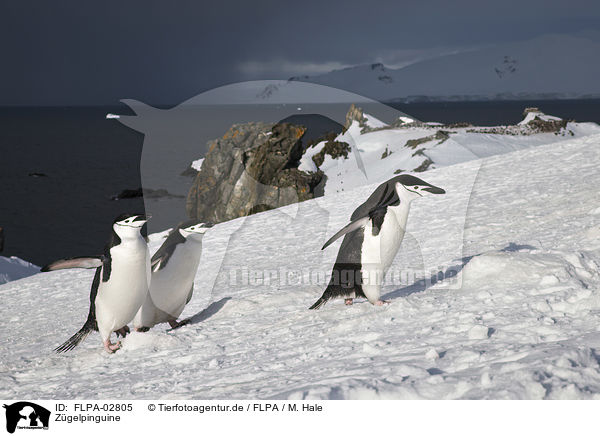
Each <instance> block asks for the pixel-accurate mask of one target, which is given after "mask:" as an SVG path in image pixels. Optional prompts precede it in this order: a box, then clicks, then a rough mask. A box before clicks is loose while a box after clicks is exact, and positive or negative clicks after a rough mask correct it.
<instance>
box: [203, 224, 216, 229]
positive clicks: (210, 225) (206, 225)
mask: <svg viewBox="0 0 600 436" xmlns="http://www.w3.org/2000/svg"><path fill="white" fill-rule="evenodd" d="M214 225H215V224H214V223H204V227H206V228H207V229H210V228H211V227H212V226H214Z"/></svg>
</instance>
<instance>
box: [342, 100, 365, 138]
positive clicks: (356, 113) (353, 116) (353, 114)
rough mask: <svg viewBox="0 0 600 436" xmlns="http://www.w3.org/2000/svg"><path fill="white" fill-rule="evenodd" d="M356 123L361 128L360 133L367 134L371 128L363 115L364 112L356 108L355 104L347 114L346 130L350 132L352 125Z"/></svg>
mask: <svg viewBox="0 0 600 436" xmlns="http://www.w3.org/2000/svg"><path fill="white" fill-rule="evenodd" d="M353 121H356V122H357V123H358V125H359V126H360V132H361V133H366V132H367V131H368V130H369V129H370V127H369V126H368V125H367V118H366V117H365V114H364V113H363V110H362V109H361V108H359V107H358V106H356V105H355V104H354V103H352V104H351V105H350V109H348V112H347V113H346V122H345V123H344V130H348V129H349V128H350V126H351V125H352V122H353Z"/></svg>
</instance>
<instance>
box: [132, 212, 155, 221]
mask: <svg viewBox="0 0 600 436" xmlns="http://www.w3.org/2000/svg"><path fill="white" fill-rule="evenodd" d="M150 218H151V216H150V215H145V214H142V215H138V216H136V217H135V219H134V220H133V222H134V223H135V222H146V221H148V220H149V219H150Z"/></svg>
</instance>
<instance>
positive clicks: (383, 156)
mask: <svg viewBox="0 0 600 436" xmlns="http://www.w3.org/2000/svg"><path fill="white" fill-rule="evenodd" d="M390 154H392V152H391V151H389V150H388V148H387V146H386V147H385V151H384V152H383V153H381V158H382V159H385V158H386V157H388V156H389V155H390Z"/></svg>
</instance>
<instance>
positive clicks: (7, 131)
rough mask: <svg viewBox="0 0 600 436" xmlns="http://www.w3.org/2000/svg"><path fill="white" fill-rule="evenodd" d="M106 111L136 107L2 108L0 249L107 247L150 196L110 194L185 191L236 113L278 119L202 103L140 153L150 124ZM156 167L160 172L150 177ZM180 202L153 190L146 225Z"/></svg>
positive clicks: (494, 110)
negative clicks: (116, 228) (0, 232)
mask: <svg viewBox="0 0 600 436" xmlns="http://www.w3.org/2000/svg"><path fill="white" fill-rule="evenodd" d="M392 106H393V107H394V108H395V109H396V110H399V111H402V112H404V113H406V114H408V115H409V116H412V117H415V118H417V119H420V120H423V121H439V122H462V121H466V122H471V123H473V124H478V125H498V124H512V123H516V122H518V121H520V120H521V118H522V112H523V109H524V108H525V107H529V106H536V107H539V108H540V109H541V110H543V111H544V112H546V113H549V114H552V115H557V116H560V117H563V118H568V119H576V120H578V121H594V122H599V123H600V100H560V101H518V102H461V103H458V102H456V103H411V104H394V105H392ZM346 110H347V105H336V106H335V107H333V106H332V107H330V108H328V109H327V110H323V108H310V107H306V108H303V111H302V114H307V113H325V114H332V115H331V117H332V118H333V119H336V120H337V121H338V122H339V119H340V117H342V118H343V114H344V113H345V111H346ZM366 110H367V111H369V109H368V108H367V109H366ZM378 110H379V111H383V112H386V110H384V109H381V108H379V109H378ZM328 111H330V112H328ZM109 112H112V113H118V114H131V112H130V111H129V110H128V109H127V108H126V107H125V106H120V107H68V108H55V107H52V108H50V107H48V108H0V227H3V228H4V233H5V245H4V251H3V252H1V253H0V255H2V256H18V257H20V258H23V259H25V260H28V261H30V262H33V263H35V264H38V265H44V264H46V263H48V262H50V261H52V260H55V259H58V258H62V257H72V256H82V255H93V254H98V253H101V252H102V248H103V246H104V243H105V241H106V239H107V237H108V234H109V231H110V224H111V222H112V220H113V219H114V217H115V216H117V215H118V214H120V213H123V212H131V213H133V212H137V211H144V206H145V205H144V202H143V201H142V199H141V198H134V199H126V200H120V201H111V200H110V198H111V196H113V195H115V194H118V193H119V192H121V191H122V190H123V189H135V188H138V187H140V186H142V184H143V185H144V187H147V188H153V189H159V188H166V189H168V190H169V192H171V193H173V194H178V195H182V196H185V194H186V193H187V190H188V189H189V186H190V185H191V183H192V181H193V179H192V178H191V177H184V176H181V175H180V173H181V172H182V171H183V170H185V169H186V167H187V165H188V164H189V162H191V160H193V159H197V158H199V157H202V156H203V155H204V153H205V152H206V142H207V140H208V139H211V138H214V137H216V136H220V135H222V134H223V133H225V131H226V130H227V129H228V127H229V126H230V125H231V124H233V123H234V122H246V121H252V120H255V121H256V120H263V121H277V120H278V119H277V117H279V114H280V113H281V111H280V110H279V109H277V110H275V109H274V108H270V107H268V106H266V105H261V106H260V107H255V108H253V109H252V110H251V111H250V113H251V114H252V115H251V117H250V118H249V117H248V115H247V114H248V113H249V112H248V110H247V108H246V109H245V110H244V111H243V114H245V115H242V112H240V109H239V108H237V109H235V110H234V109H230V110H225V111H224V110H223V108H221V109H220V110H211V109H210V108H208V109H207V108H204V109H203V110H202V111H200V112H198V113H197V114H196V115H194V116H196V117H197V118H198V120H197V124H198V129H197V132H199V133H198V135H197V137H196V138H195V139H194V140H193V141H184V142H181V143H178V142H177V139H178V135H177V129H176V130H175V131H174V132H171V133H169V134H168V135H166V136H164V135H163V137H156V136H154V139H153V141H154V142H155V144H154V145H155V146H156V143H158V144H159V147H157V148H155V150H159V151H160V150H164V152H162V154H161V152H159V153H154V152H152V153H151V152H150V151H152V150H153V149H152V148H151V146H150V144H151V142H150V141H148V138H149V135H147V138H146V150H145V151H144V153H142V150H143V146H144V140H145V138H144V134H143V133H141V132H140V131H138V130H134V129H132V128H129V127H127V126H125V125H123V123H121V122H119V121H118V120H107V119H105V115H106V114H107V113H109ZM383 112H382V113H374V115H376V116H380V117H381V118H382V119H383V120H384V121H386V116H389V114H393V113H394V111H393V110H390V111H387V112H388V113H387V115H386V113H383ZM298 114H300V112H298ZM281 118H285V117H284V116H282V117H281ZM281 118H279V119H281ZM387 121H389V120H387ZM332 125H333V124H332ZM329 127H330V125H329V124H328V123H323V120H322V119H320V120H316V119H315V121H313V126H312V128H314V129H316V130H319V129H327V128H329ZM139 130H141V131H144V129H139ZM144 133H147V132H146V131H144ZM173 144H176V146H173ZM144 165H145V167H144ZM155 168H157V169H159V170H160V173H161V177H157V178H152V177H148V176H147V174H152V172H153V171H154V169H155ZM157 171H158V170H157ZM36 173H37V174H43V175H42V176H36ZM142 176H144V177H142ZM143 178H144V180H143ZM184 205H185V198H176V199H154V200H147V204H146V206H150V208H151V209H154V210H158V211H159V213H158V216H155V217H154V218H153V219H152V222H154V224H153V226H154V227H153V228H151V229H150V230H151V231H154V230H157V229H164V228H167V227H169V226H171V225H173V224H176V223H177V221H178V220H179V219H183V218H185V212H184ZM154 210H153V211H151V212H152V213H155V212H154Z"/></svg>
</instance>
